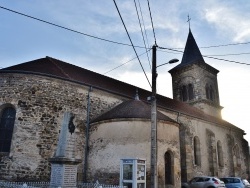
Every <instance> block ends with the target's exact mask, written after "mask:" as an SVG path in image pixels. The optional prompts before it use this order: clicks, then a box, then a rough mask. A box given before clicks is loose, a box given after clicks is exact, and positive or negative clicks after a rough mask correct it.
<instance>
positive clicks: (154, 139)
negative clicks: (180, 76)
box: [150, 45, 179, 188]
mask: <svg viewBox="0 0 250 188" xmlns="http://www.w3.org/2000/svg"><path fill="white" fill-rule="evenodd" d="M156 47H157V46H156V45H153V48H152V96H151V161H150V172H151V173H150V176H151V177H150V178H151V182H150V183H151V188H157V187H158V186H157V107H156V78H157V72H156V68H157V67H160V66H162V65H165V64H172V63H176V62H178V61H179V60H178V59H172V60H170V61H169V62H168V63H164V64H161V65H158V66H156Z"/></svg>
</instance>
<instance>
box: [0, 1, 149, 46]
mask: <svg viewBox="0 0 250 188" xmlns="http://www.w3.org/2000/svg"><path fill="white" fill-rule="evenodd" d="M0 8H1V9H4V10H7V11H10V12H13V13H16V14H19V15H22V16H25V17H28V18H31V19H34V20H37V21H40V22H43V23H46V24H49V25H53V26H55V27H59V28H61V29H65V30H68V31H71V32H74V33H78V34H81V35H85V36H87V37H91V38H94V39H98V40H102V41H105V42H110V43H114V44H119V45H124V46H131V44H125V43H122V42H116V41H112V40H108V39H104V38H101V37H97V36H94V35H90V34H87V33H83V32H80V31H76V30H74V29H70V28H67V27H64V26H61V25H58V24H55V23H52V22H49V21H45V20H42V19H40V18H36V17H33V16H29V15H27V14H24V13H21V12H17V11H15V10H11V9H8V8H5V7H2V6H0ZM134 47H137V48H145V47H141V46H134Z"/></svg>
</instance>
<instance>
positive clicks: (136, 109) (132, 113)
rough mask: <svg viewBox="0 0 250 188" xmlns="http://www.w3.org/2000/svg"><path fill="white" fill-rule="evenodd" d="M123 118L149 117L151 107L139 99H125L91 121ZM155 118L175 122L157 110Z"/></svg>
mask: <svg viewBox="0 0 250 188" xmlns="http://www.w3.org/2000/svg"><path fill="white" fill-rule="evenodd" d="M124 118H136V119H137V118H140V119H148V120H150V119H151V107H150V105H148V104H146V103H145V102H143V101H141V100H133V99H132V100H128V101H125V102H123V103H121V104H119V105H117V106H116V107H114V108H113V109H111V110H109V111H108V112H106V113H104V114H102V115H100V116H99V117H97V118H95V119H94V120H93V121H91V123H94V122H98V121H102V120H111V119H124ZM157 119H158V120H164V121H169V122H173V123H177V122H176V121H174V120H172V119H170V118H169V117H167V116H166V115H164V114H162V113H161V112H159V111H158V112H157Z"/></svg>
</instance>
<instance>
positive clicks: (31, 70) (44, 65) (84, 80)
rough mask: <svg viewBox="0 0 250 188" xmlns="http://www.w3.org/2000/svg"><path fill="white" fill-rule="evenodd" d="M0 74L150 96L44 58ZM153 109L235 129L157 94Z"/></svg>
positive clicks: (52, 59) (201, 112)
mask: <svg viewBox="0 0 250 188" xmlns="http://www.w3.org/2000/svg"><path fill="white" fill-rule="evenodd" d="M1 73H22V74H37V75H43V76H49V77H56V78H59V79H64V80H68V81H72V82H77V83H79V84H83V85H86V86H92V87H93V89H94V88H98V89H102V90H105V91H107V92H110V93H114V94H117V95H120V96H123V97H127V98H128V99H133V96H134V95H135V91H136V90H137V89H138V93H139V95H140V99H141V100H142V101H144V102H147V97H149V96H151V92H150V91H147V90H144V89H141V88H137V87H136V86H133V85H130V84H127V83H124V82H121V81H118V80H115V79H113V78H110V77H107V76H104V75H101V74H98V73H95V72H93V71H90V70H87V69H84V68H81V67H78V66H75V65H72V64H69V63H66V62H64V61H61V60H58V59H55V58H52V57H48V56H47V57H45V58H41V59H37V60H33V61H29V62H26V63H22V64H18V65H14V66H11V67H7V68H4V69H0V74H1ZM157 106H158V107H161V108H164V109H167V110H171V111H174V112H179V113H182V114H186V115H189V116H192V117H195V118H198V119H202V120H205V121H209V122H213V123H216V124H220V125H225V126H233V127H235V126H234V125H232V124H230V123H228V122H226V121H224V120H222V119H220V118H216V117H214V116H210V115H208V114H205V113H204V112H203V111H201V110H199V109H198V108H195V107H192V106H190V105H188V104H186V103H183V102H181V101H177V100H174V99H170V98H168V97H165V96H162V95H157Z"/></svg>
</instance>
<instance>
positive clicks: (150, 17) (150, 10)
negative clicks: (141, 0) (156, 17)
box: [148, 0, 157, 46]
mask: <svg viewBox="0 0 250 188" xmlns="http://www.w3.org/2000/svg"><path fill="white" fill-rule="evenodd" d="M148 10H149V14H150V19H151V24H152V28H153V34H154V38H155V45H156V46H157V43H156V37H155V29H154V24H153V19H152V14H151V9H150V5H149V0H148Z"/></svg>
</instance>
